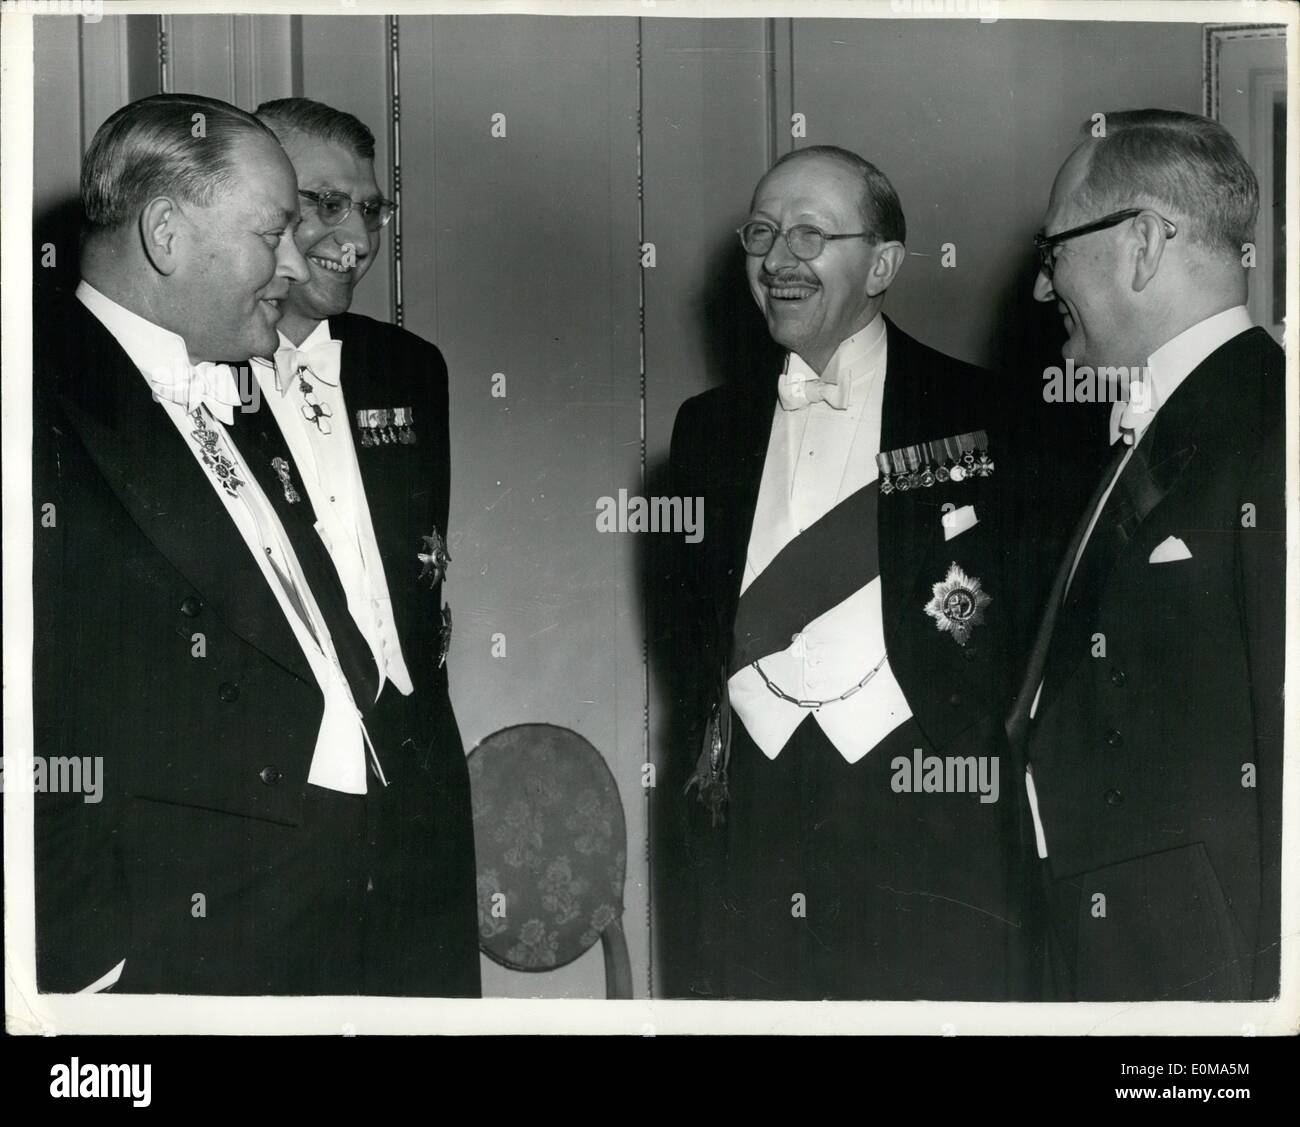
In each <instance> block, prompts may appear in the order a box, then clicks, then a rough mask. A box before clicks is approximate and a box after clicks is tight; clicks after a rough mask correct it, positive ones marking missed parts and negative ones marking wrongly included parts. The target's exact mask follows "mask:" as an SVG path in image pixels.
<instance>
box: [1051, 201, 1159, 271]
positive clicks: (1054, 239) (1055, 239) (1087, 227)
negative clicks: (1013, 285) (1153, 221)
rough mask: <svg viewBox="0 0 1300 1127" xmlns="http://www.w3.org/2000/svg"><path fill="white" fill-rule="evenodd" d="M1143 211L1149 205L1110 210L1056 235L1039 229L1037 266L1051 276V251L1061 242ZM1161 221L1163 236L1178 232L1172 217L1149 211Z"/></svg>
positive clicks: (1119, 221)
mask: <svg viewBox="0 0 1300 1127" xmlns="http://www.w3.org/2000/svg"><path fill="white" fill-rule="evenodd" d="M1144 211H1151V209H1150V208H1149V207H1126V208H1125V209H1124V210H1123V211H1116V212H1112V213H1111V214H1110V215H1105V216H1103V217H1102V218H1101V219H1094V220H1093V221H1092V222H1091V223H1085V224H1083V225H1082V226H1081V227H1071V228H1070V229H1069V230H1068V231H1061V232H1060V233H1059V234H1056V235H1044V234H1043V233H1042V232H1041V231H1040V232H1039V233H1038V234H1037V235H1035V236H1034V249H1035V250H1036V251H1037V252H1038V267H1039V269H1040V270H1042V272H1043V274H1044V275H1045V276H1046V277H1048V278H1051V276H1052V269H1053V267H1054V266H1055V264H1056V256H1055V254H1053V251H1054V250H1055V249H1056V248H1057V247H1059V246H1060V245H1061V244H1062V243H1065V242H1068V241H1069V240H1070V239H1077V238H1078V237H1079V236H1080V235H1091V234H1092V233H1093V232H1094V231H1105V230H1107V229H1108V228H1110V227H1118V226H1119V225H1120V224H1121V223H1123V222H1124V221H1125V220H1126V219H1134V218H1136V217H1137V216H1139V215H1141V214H1142V213H1143V212H1144ZM1151 214H1152V215H1154V216H1155V217H1156V218H1157V219H1159V220H1160V222H1161V223H1163V224H1164V225H1165V227H1166V228H1167V230H1166V231H1165V238H1167V239H1172V238H1173V237H1174V236H1175V235H1177V234H1178V225H1177V224H1176V223H1175V222H1174V221H1173V220H1172V219H1166V218H1165V217H1164V216H1163V215H1161V214H1160V213H1159V212H1158V211H1151Z"/></svg>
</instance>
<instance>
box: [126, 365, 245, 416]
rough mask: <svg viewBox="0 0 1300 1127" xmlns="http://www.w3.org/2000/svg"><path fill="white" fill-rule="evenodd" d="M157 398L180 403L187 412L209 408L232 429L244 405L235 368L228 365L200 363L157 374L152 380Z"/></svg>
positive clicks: (154, 374) (213, 414)
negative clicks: (236, 415) (231, 425)
mask: <svg viewBox="0 0 1300 1127" xmlns="http://www.w3.org/2000/svg"><path fill="white" fill-rule="evenodd" d="M149 382H150V385H151V386H152V388H153V393H154V398H155V399H166V400H167V401H168V402H169V403H177V404H179V405H180V406H182V407H184V408H185V410H186V412H187V413H188V412H190V411H193V410H195V409H196V408H197V407H199V406H200V405H202V406H205V407H207V409H208V411H209V412H210V413H211V414H212V417H213V418H215V419H220V420H221V422H223V423H225V424H226V425H227V426H229V425H230V424H231V423H233V422H234V421H235V409H236V408H238V407H241V406H243V402H244V401H243V399H242V398H240V395H239V384H238V382H237V381H236V380H235V372H234V369H233V368H231V366H230V365H229V364H214V363H212V361H210V360H201V361H199V363H197V364H191V365H189V366H187V367H184V368H176V369H174V370H170V371H166V372H154V373H152V378H151V379H150V381H149Z"/></svg>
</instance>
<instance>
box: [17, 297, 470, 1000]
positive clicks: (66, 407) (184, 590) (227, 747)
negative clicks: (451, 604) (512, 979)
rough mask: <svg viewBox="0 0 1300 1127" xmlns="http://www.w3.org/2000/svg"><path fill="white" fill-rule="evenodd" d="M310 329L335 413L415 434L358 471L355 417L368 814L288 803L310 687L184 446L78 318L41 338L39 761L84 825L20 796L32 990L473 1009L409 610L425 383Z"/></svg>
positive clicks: (435, 417)
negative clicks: (380, 587) (279, 997)
mask: <svg viewBox="0 0 1300 1127" xmlns="http://www.w3.org/2000/svg"><path fill="white" fill-rule="evenodd" d="M331 328H332V329H333V331H334V335H335V336H336V337H337V338H339V339H341V340H342V341H343V352H342V372H343V377H342V378H343V385H344V389H345V393H346V395H347V399H348V405H349V407H350V408H357V407H363V408H364V407H391V406H406V407H412V408H413V410H414V418H415V424H416V428H417V431H418V433H419V441H418V442H417V443H416V444H415V445H385V446H382V447H376V448H362V447H361V446H360V443H359V434H358V432H357V430H356V429H355V421H354V420H355V416H354V415H353V414H352V413H351V412H349V422H350V424H351V425H352V426H353V428H354V429H353V438H354V441H357V443H358V457H359V459H360V466H361V473H362V478H363V481H364V485H365V491H366V495H367V497H368V499H369V504H370V506H371V511H372V513H373V515H374V525H375V531H376V536H377V538H378V541H379V548H380V552H381V554H382V556H383V560H384V566H385V569H386V574H387V579H388V584H389V589H390V592H391V594H392V598H393V605H394V613H395V614H396V616H397V622H398V624H399V630H400V636H401V642H402V646H403V651H404V655H405V658H406V662H407V665H408V667H409V669H410V672H411V677H412V680H413V682H414V684H415V687H416V688H415V693H414V694H413V695H412V696H411V697H410V698H403V697H401V696H400V694H398V693H397V691H396V690H395V689H394V688H393V687H392V686H386V687H385V689H384V691H383V693H382V694H381V696H380V699H379V701H378V703H377V704H374V705H373V706H369V705H363V709H364V710H365V711H366V714H367V715H366V721H367V726H368V728H369V730H370V732H371V735H372V738H373V739H374V742H375V744H376V747H377V750H378V754H379V756H380V759H381V761H382V763H383V765H384V769H385V771H386V773H387V775H388V777H389V780H390V783H391V785H390V786H389V787H388V788H381V787H380V786H379V784H378V783H377V782H376V781H375V780H374V778H373V777H372V778H371V779H370V784H369V786H370V793H369V794H368V795H367V796H366V797H365V798H360V797H357V796H347V795H338V794H335V793H334V792H328V791H320V790H319V789H318V788H314V787H308V784H307V775H308V771H309V769H310V765H311V759H312V754H313V750H314V747H315V741H316V737H317V732H318V729H319V725H320V720H321V715H322V698H321V693H320V690H319V687H318V685H317V683H316V680H315V678H314V677H313V676H312V673H311V671H310V669H309V667H308V665H307V663H306V660H305V658H304V656H303V654H302V651H301V649H300V648H299V645H298V642H297V641H296V640H295V638H294V635H293V633H292V631H291V629H290V627H289V624H288V623H287V621H286V620H285V616H284V614H283V612H282V611H281V608H280V606H279V604H278V602H277V601H276V599H275V598H274V596H273V594H272V592H271V590H270V588H269V587H268V585H267V583H266V580H265V579H264V578H263V576H262V573H261V572H260V570H259V569H258V568H257V566H256V564H255V563H254V561H253V559H252V557H251V555H250V552H249V549H248V547H247V545H246V544H245V543H244V541H243V539H242V538H241V537H240V535H239V532H238V530H237V529H236V527H235V525H234V524H233V523H232V521H231V520H230V518H229V516H228V515H227V513H226V512H225V510H224V508H223V506H222V504H221V502H220V499H219V498H218V497H217V495H216V493H215V492H214V490H213V487H212V486H211V484H210V483H209V481H208V480H207V478H206V477H205V473H204V471H203V469H202V468H201V467H200V465H199V464H198V462H197V461H196V460H195V458H194V456H193V454H192V453H191V451H190V450H188V449H187V448H186V440H185V439H184V438H183V437H182V436H181V435H180V434H178V432H177V431H176V428H175V427H174V426H173V424H172V422H171V421H170V420H169V419H168V418H167V416H166V414H165V413H164V411H163V409H162V408H161V406H160V405H159V404H158V403H156V402H154V401H153V399H152V396H151V393H150V390H149V387H148V385H147V383H146V382H145V379H144V378H143V377H142V376H141V374H140V372H139V371H138V370H137V369H136V367H135V366H134V364H133V363H132V362H131V360H130V359H129V357H128V356H127V355H126V353H125V352H124V351H123V350H122V349H121V347H120V346H119V345H118V344H117V342H116V341H115V340H114V339H113V337H112V335H111V334H110V333H109V332H108V331H107V330H106V329H105V328H104V327H103V326H102V325H101V324H100V322H99V321H98V320H97V319H96V318H95V317H94V316H92V315H91V314H90V312H89V311H88V310H86V309H85V308H84V307H83V306H82V305H81V304H80V303H79V302H77V301H75V300H73V299H71V298H68V297H66V296H59V295H56V296H53V297H51V298H50V299H48V302H47V304H46V306H45V307H44V308H43V309H41V310H40V312H39V317H38V320H37V323H36V327H35V354H36V356H35V360H36V363H35V402H34V434H33V443H34V448H33V466H34V480H33V506H34V517H35V531H34V537H35V549H34V552H35V558H34V568H33V588H34V614H35V647H34V712H35V752H36V754H37V755H38V756H46V757H52V756H78V757H99V758H102V761H103V764H104V768H103V772H104V793H103V796H102V801H100V802H98V803H85V802H83V801H82V796H80V795H71V794H45V795H38V796H37V804H36V842H35V845H36V909H37V934H36V940H37V978H38V985H39V987H40V989H42V990H47V991H56V992H58V991H71V990H77V989H80V988H82V987H84V986H86V985H88V984H89V983H90V982H91V981H93V980H94V979H96V978H97V977H99V976H100V975H101V974H103V973H104V972H106V971H107V970H109V969H110V968H111V967H112V966H114V965H115V964H116V963H117V962H118V961H119V960H121V959H123V958H125V959H126V969H125V972H124V974H123V976H122V979H121V981H120V983H119V984H118V986H117V987H116V989H117V990H119V991H125V992H133V991H138V992H169V993H229V994H249V993H324V992H348V991H364V992H367V993H395V994H430V995H432V994H445V995H463V994H476V993H477V992H478V989H479V985H478V955H477V927H476V919H475V893H474V846H473V833H472V827H471V822H470V812H469V794H468V776H467V772H466V770H465V763H464V754H463V748H462V745H461V740H460V735H459V732H458V730H457V727H456V721H455V717H454V715H453V713H452V709H451V703H450V700H449V698H448V693H447V674H446V670H445V668H444V669H440V668H438V667H437V661H436V650H437V637H438V617H439V610H440V607H441V590H440V588H434V589H432V590H430V589H429V588H428V586H427V584H425V585H423V586H421V585H420V584H419V583H418V582H417V575H418V573H419V570H420V566H419V564H418V562H417V559H416V556H417V552H419V551H420V550H421V549H422V547H423V542H422V541H421V539H420V538H421V536H422V535H427V534H430V533H431V531H432V529H433V527H434V526H435V525H436V526H437V527H438V528H439V529H440V530H441V531H442V532H444V533H445V531H446V520H447V498H448V431H447V373H446V367H445V365H444V363H443V360H442V357H441V356H440V354H439V353H438V351H437V349H436V348H434V347H433V346H432V345H430V344H427V343H426V342H424V341H422V340H420V339H419V338H417V337H415V336H413V335H412V334H410V333H405V332H403V331H402V330H400V329H395V328H393V327H391V326H389V325H384V324H380V323H378V322H375V321H371V320H369V319H367V318H364V317H355V316H344V317H340V318H337V319H335V320H333V321H332V322H331ZM232 433H234V432H232ZM238 433H239V434H240V435H241V436H242V437H241V438H240V439H239V442H240V448H241V451H242V452H243V453H244V454H245V456H246V457H250V458H253V457H262V456H267V457H268V458H269V456H271V455H272V454H273V453H275V452H279V453H281V454H282V456H284V457H286V458H288V456H289V454H288V450H287V447H283V439H282V438H281V437H280V435H279V431H278V430H277V429H276V428H275V425H274V420H273V419H271V417H270V410H269V408H267V407H265V406H263V407H262V409H261V410H260V411H259V412H258V413H257V414H255V415H246V416H243V417H241V418H240V420H239V427H238ZM249 436H251V437H249ZM245 442H247V443H248V444H247V445H245ZM258 468H259V471H260V470H264V469H265V467H261V466H259V467H258ZM268 497H269V498H270V499H271V501H272V503H273V505H274V506H275V507H276V508H277V511H279V512H280V515H281V519H282V520H284V521H289V520H292V519H302V520H306V521H308V522H310V521H311V519H312V518H311V515H310V512H309V509H310V503H309V500H308V498H307V497H306V494H305V491H303V495H302V500H301V502H300V503H299V505H300V506H301V507H302V509H301V511H298V512H290V511H289V506H288V503H287V501H286V499H285V498H284V496H283V494H282V493H281V491H280V490H277V489H274V488H271V489H268ZM358 966H361V967H364V972H359V971H358V970H357V968H358ZM340 968H342V969H340Z"/></svg>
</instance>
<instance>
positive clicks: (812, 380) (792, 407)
mask: <svg viewBox="0 0 1300 1127" xmlns="http://www.w3.org/2000/svg"><path fill="white" fill-rule="evenodd" d="M849 391H850V384H849V381H848V380H844V381H842V382H839V383H831V382H830V381H829V380H825V379H822V378H821V377H820V376H819V375H817V373H816V372H814V371H813V370H812V369H811V368H808V367H807V366H806V365H804V364H802V363H799V364H796V363H795V358H794V356H793V355H792V356H791V357H790V362H789V363H788V364H787V365H786V370H785V371H784V372H782V373H781V378H780V379H779V380H778V381H777V385H776V393H777V395H778V396H779V397H780V400H781V406H782V407H783V408H784V409H785V410H787V411H802V410H803V409H804V408H805V407H807V406H808V404H810V403H825V404H826V405H827V406H828V407H833V408H835V410H837V411H843V410H844V409H845V408H847V407H848V405H849Z"/></svg>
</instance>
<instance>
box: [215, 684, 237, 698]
mask: <svg viewBox="0 0 1300 1127" xmlns="http://www.w3.org/2000/svg"><path fill="white" fill-rule="evenodd" d="M217 696H219V697H220V698H221V699H222V700H223V701H225V702H226V704H234V703H235V701H237V700H238V699H239V686H238V685H236V684H233V683H232V682H230V681H222V682H221V684H220V685H218V686H217Z"/></svg>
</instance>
